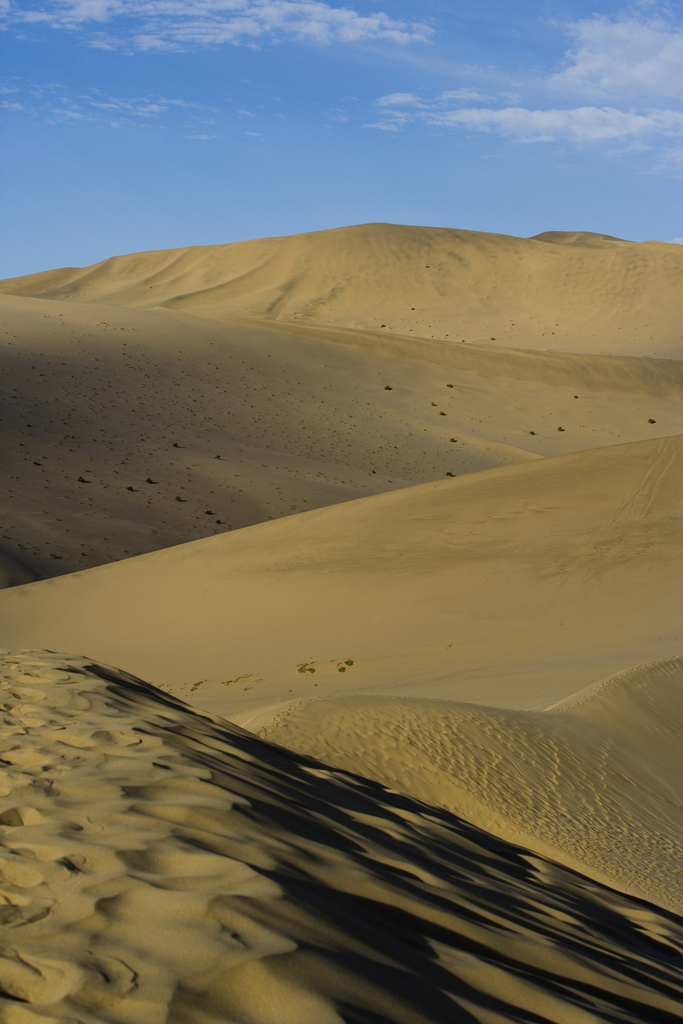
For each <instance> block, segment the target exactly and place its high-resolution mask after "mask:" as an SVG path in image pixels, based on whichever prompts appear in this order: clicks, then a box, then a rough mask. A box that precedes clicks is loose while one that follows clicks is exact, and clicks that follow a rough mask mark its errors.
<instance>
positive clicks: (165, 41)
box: [7, 0, 432, 50]
mask: <svg viewBox="0 0 683 1024" xmlns="http://www.w3.org/2000/svg"><path fill="white" fill-rule="evenodd" d="M7 17H8V18H9V20H10V21H14V22H34V23H35V22H46V23H49V24H51V25H53V26H54V27H57V28H71V29H75V28H86V27H88V28H93V27H97V26H99V25H107V26H108V31H110V32H111V30H115V29H116V28H117V26H121V29H120V31H121V32H122V33H123V34H124V35H125V37H126V38H130V39H131V40H132V41H133V43H134V45H135V46H136V47H137V48H138V49H140V50H178V49H184V48H186V47H194V46H208V47H213V46H219V45H221V44H224V43H232V44H238V43H249V42H252V43H253V42H254V41H256V40H259V39H261V38H264V37H265V38H286V37H290V38H295V39H300V40H310V41H312V42H316V43H331V42H342V43H358V42H365V41H368V40H377V39H385V40H389V41H391V42H394V43H410V42H415V41H419V42H426V41H428V39H429V37H430V36H431V35H432V29H431V28H429V27H428V26H426V25H424V24H421V23H419V22H416V21H405V20H400V19H397V18H392V17H390V16H389V15H388V14H385V13H384V12H383V11H374V12H372V13H371V14H359V13H358V12H357V11H354V10H351V9H350V8H347V7H332V6H330V4H327V3H323V2H321V0H45V2H43V3H42V4H40V5H36V7H34V8H33V9H32V10H26V9H23V10H22V9H20V8H19V7H18V6H17V5H16V4H14V5H13V6H10V8H9V14H8V15H7ZM136 26H139V27H136ZM117 43H118V41H117V39H116V37H115V36H112V35H111V34H109V35H101V34H100V35H99V36H96V37H95V39H94V40H93V41H92V45H94V46H99V47H102V48H105V49H107V48H114V47H116V45H117Z"/></svg>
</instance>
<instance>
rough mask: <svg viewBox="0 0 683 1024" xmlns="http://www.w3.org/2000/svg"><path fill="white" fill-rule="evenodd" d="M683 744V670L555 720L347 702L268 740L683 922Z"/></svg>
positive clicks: (625, 685) (574, 703)
mask: <svg viewBox="0 0 683 1024" xmlns="http://www.w3.org/2000/svg"><path fill="white" fill-rule="evenodd" d="M244 718H245V720H246V723H248V721H249V720H248V718H246V716H244ZM238 720H239V719H238ZM682 733H683V659H681V658H678V659H672V660H670V661H664V662H654V663H651V664H649V665H644V666H641V667H639V668H636V669H631V670H629V671H627V672H625V673H623V674H621V675H620V676H617V677H615V678H613V679H610V680H607V681H606V682H604V683H601V684H599V685H598V686H597V687H593V688H591V689H590V690H589V692H587V693H581V694H578V695H575V696H573V697H570V698H568V699H565V700H564V701H562V702H561V703H560V704H557V705H554V706H553V707H551V708H549V709H547V710H546V711H543V712H530V711H527V712H524V711H510V710H507V709H494V708H484V707H480V706H477V705H474V704H457V703H455V702H452V701H429V700H417V699H415V698H412V699H396V698H393V699H390V698H379V697H344V698H342V697H340V698H336V699H334V698H328V699H327V700H320V701H313V702H309V703H306V704H302V705H301V706H299V707H296V708H293V709H291V710H290V711H289V712H284V713H280V714H279V715H277V716H275V718H274V720H273V721H272V722H271V723H270V724H269V725H266V726H265V727H262V728H261V729H260V730H259V734H260V735H261V736H263V737H266V738H267V739H270V740H273V741H274V742H276V743H281V744H282V745H283V746H286V747H290V748H292V749H293V750H296V751H298V752H299V753H304V754H310V755H312V756H314V757H318V758H320V759H321V760H324V761H325V762H326V763H327V764H332V765H334V766H335V767H337V768H342V769H346V770H349V771H355V772H359V773H360V774H362V775H364V776H366V777H367V778H371V779H375V780H376V781H377V782H381V783H382V784H383V785H385V786H389V787H391V788H392V789H395V790H398V791H400V792H402V793H407V794H409V795H410V796H413V797H416V798H417V799H419V800H425V801H426V802H427V803H430V804H434V805H437V806H441V807H446V808H448V809H449V810H450V811H453V812H455V813H456V814H460V815H462V816H463V817H464V818H466V819H467V820H468V821H471V822H472V823H473V824H476V825H479V826H480V827H481V828H484V829H486V830H487V831H490V832H493V833H494V834H496V835H499V836H503V837H505V838H506V839H512V840H513V841H517V842H522V843H523V844H524V845H526V846H530V847H531V848H532V849H535V850H536V851H537V852H543V853H545V854H549V855H550V856H552V857H554V858H555V859H556V860H560V861H561V862H562V863H564V864H569V865H570V866H573V867H579V870H584V871H589V872H590V873H593V874H595V875H597V877H600V878H602V879H603V880H606V881H607V882H608V884H610V885H614V886H616V887H617V888H618V889H620V890H621V891H625V892H629V893H631V894H632V895H635V896H640V897H641V898H644V899H648V900H651V901H652V902H654V903H657V904H658V905H660V906H666V907H668V908H669V909H670V910H674V911H676V912H677V913H681V911H683V884H681V881H680V870H679V869H680V865H681V863H683V776H682V775H681V766H680V746H681V734H682ZM616 837H618V840H616Z"/></svg>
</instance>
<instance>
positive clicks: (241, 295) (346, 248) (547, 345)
mask: <svg viewBox="0 0 683 1024" xmlns="http://www.w3.org/2000/svg"><path fill="white" fill-rule="evenodd" d="M0 290H1V291H3V292H6V293H9V294H13V295H25V296H39V297H43V298H49V299H59V300H62V301H65V302H69V303H73V302H86V303H107V304H111V305H118V306H128V307H131V308H135V309H147V308H150V307H153V306H165V307H166V308H168V309H175V310H184V311H185V312H188V313H191V314H192V315H197V316H205V317H211V318H214V319H216V318H221V317H228V318H232V317H235V316H248V317H256V318H267V319H275V320H280V321H286V322H303V323H307V324H317V325H319V326H337V327H346V328H349V327H350V328H357V329H361V330H378V329H379V330H383V331H385V332H387V333H399V334H402V335H406V334H412V335H414V336H417V337H422V338H440V339H444V340H446V339H448V340H449V341H450V342H451V343H453V344H456V343H457V344H460V343H461V342H462V341H463V340H465V341H467V342H475V343H477V344H480V345H489V344H498V345H503V346H506V347H514V348H524V349H540V350H560V351H568V352H602V353H607V354H621V355H640V356H642V355H646V356H659V357H660V358H669V357H673V358H679V359H680V358H681V357H683V350H682V348H681V329H680V324H681V319H682V316H683V299H682V298H681V296H682V295H683V252H681V248H680V246H678V245H673V244H668V243H665V242H639V243H636V242H628V241H625V240H623V239H618V238H611V237H609V236H607V235H599V234H592V233H590V232H561V231H551V232H545V233H543V234H541V235H537V236H536V237H535V238H528V239H526V238H515V237H513V236H510V235H497V234H486V233H484V232H480V231H459V230H454V229H450V228H429V227H410V226H404V225H396V224H361V225H357V226H354V227H346V228H336V229H334V230H331V231H317V232H312V233H309V234H303V235H292V236H287V237H284V238H264V239H256V240H254V241H248V242H236V243H232V244H229V245H213V246H194V247H191V248H185V249H169V250H162V251H159V252H143V253H133V254H132V255H128V256H115V257H113V258H111V259H108V260H104V261H103V262H101V263H96V264H94V265H93V266H91V267H85V268H71V267H68V268H63V269H60V270H52V271H46V272H45V273H41V274H32V275H29V276H28V277H22V278H14V279H10V280H7V281H3V282H0Z"/></svg>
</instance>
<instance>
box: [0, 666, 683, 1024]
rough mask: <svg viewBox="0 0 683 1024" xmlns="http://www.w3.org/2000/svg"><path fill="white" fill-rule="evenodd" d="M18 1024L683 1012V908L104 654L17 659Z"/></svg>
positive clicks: (404, 1021)
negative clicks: (209, 710)
mask: <svg viewBox="0 0 683 1024" xmlns="http://www.w3.org/2000/svg"><path fill="white" fill-rule="evenodd" d="M0 688H1V689H2V697H3V702H4V705H5V708H6V710H7V711H9V712H10V713H11V714H12V715H13V719H14V722H15V725H14V727H13V728H12V729H10V728H7V727H3V734H2V737H0V745H1V746H2V759H3V764H4V767H3V770H2V774H1V780H0V781H1V782H2V789H1V790H0V791H1V792H2V796H0V807H1V811H0V820H1V821H2V833H3V835H2V847H0V865H1V866H2V872H3V900H4V902H3V906H2V907H1V908H0V911H1V914H0V916H1V917H2V926H3V931H4V933H5V936H6V937H5V938H4V939H3V949H2V956H1V957H0V986H1V990H0V1015H1V1016H2V1019H3V1020H5V1021H7V1022H16V1024H49V1022H51V1021H60V1022H66V1021H79V1022H80V1021H82V1022H84V1024H122V1022H131V1024H132V1022H134V1024H159V1022H161V1021H165V1020H169V1021H177V1022H181V1021H182V1022H185V1021H186V1022H192V1024H227V1022H228V1021H230V1022H232V1021H234V1022H237V1021H239V1022H247V1021H248V1022H249V1024H368V1022H370V1021H372V1022H380V1021H381V1022H383V1024H453V1021H455V1020H458V1021H460V1020H462V1021H468V1022H479V1024H508V1022H510V1021H517V1022H520V1024H538V1022H539V1021H547V1022H548V1024H589V1022H590V1024H595V1022H603V1021H604V1022H605V1024H608V1022H614V1021H616V1020H619V1021H624V1022H626V1024H650V1022H652V1021H658V1022H660V1024H675V1022H676V1021H679V1020H680V1006H681V1002H683V971H682V969H681V954H682V953H683V920H682V919H681V918H680V917H676V916H675V915H673V914H670V913H667V911H666V910H661V909H658V908H656V907H654V906H652V905H650V904H648V903H644V902H641V901H639V900H635V899H632V898H629V897H627V896H623V895H620V894H619V893H617V892H615V891H614V890H612V889H609V888H606V887H605V886H603V885H600V884H597V883H595V882H592V881H590V880H589V879H587V878H586V877H584V876H582V875H580V874H576V873H574V872H571V871H568V870H566V869H564V868H562V867H559V866H558V865H557V864H555V863H553V862H552V861H550V860H548V859H545V858H543V857H542V856H538V855H534V854H532V853H531V852H530V851H528V850H526V849H524V848H523V847H519V846H513V845H511V844H510V843H506V842H503V841H501V840H498V839H495V838H493V837H492V836H490V835H487V834H486V833H485V832H482V831H480V830H479V829H477V828H475V827H473V826H471V825H469V824H466V823H465V822H463V821H462V820H460V819H458V818H457V817H455V816H454V815H452V814H449V813H447V812H445V811H442V810H439V809H438V808H436V807H432V806H430V805H429V804H426V803H422V802H420V801H418V800H415V799H413V798H409V797H405V796H401V795H399V794H397V793H392V792H388V791H387V790H385V789H383V788H382V787H380V786H378V785H376V784H374V783H372V782H370V781H368V780H366V779H364V778H362V777H361V776H358V775H353V774H349V773H346V772H343V771H338V770H334V769H332V768H329V767H328V766H326V765H325V764H324V763H321V762H319V761H316V760H313V759H312V758H309V757H306V756H302V755H297V754H294V753H293V752H291V751H287V750H284V749H282V748H279V747H276V746H273V745H271V744H268V743H265V742H263V741H262V740H259V739H258V738H256V737H255V736H252V735H250V734H248V733H245V732H244V731H242V730H241V729H239V728H237V727H236V726H234V725H231V724H229V723H227V722H225V721H221V720H220V719H216V718H209V717H207V716H204V715H199V714H197V713H196V711H193V710H192V709H191V708H188V707H187V706H186V705H183V704H182V703H181V702H178V701H176V700H174V699H173V698H171V697H169V696H168V695H167V694H163V693H162V692H160V691H159V690H155V689H154V688H153V687H150V686H148V685H146V684H145V683H143V682H141V681H140V680H136V679H134V678H132V677H130V676H128V675H126V674H124V673H121V672H118V671H117V670H115V669H111V668H107V667H105V666H102V665H100V664H97V663H93V662H91V661H88V660H86V659H84V658H73V657H68V656H63V655H56V654H47V653H46V652H31V653H26V652H23V653H21V654H19V655H16V656H13V655H11V654H9V655H6V656H5V657H3V658H2V664H1V668H0Z"/></svg>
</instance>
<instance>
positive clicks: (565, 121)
mask: <svg viewBox="0 0 683 1024" xmlns="http://www.w3.org/2000/svg"><path fill="white" fill-rule="evenodd" d="M429 122H430V123H431V124H437V125H448V126H450V127H454V128H472V129H475V130H477V131H482V132H497V133H498V134H499V135H504V136H507V137H508V138H515V139H517V140H520V141H527V142H532V141H533V142H551V141H553V140H555V139H563V138H564V139H570V140H572V141H573V142H596V141H599V140H601V139H641V138H643V136H647V135H669V136H671V135H681V136H683V113H679V112H678V111H675V110H649V111H648V112H647V113H646V114H635V113H631V112H628V111H623V110H616V109H615V108H614V107H577V108H575V109H573V110H527V109H526V108H524V107H505V108H503V109H502V110H492V109H490V108H481V107H476V108H472V107H470V108H464V109H460V110H450V111H447V112H444V113H439V114H432V115H431V116H430V118H429Z"/></svg>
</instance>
